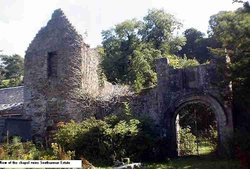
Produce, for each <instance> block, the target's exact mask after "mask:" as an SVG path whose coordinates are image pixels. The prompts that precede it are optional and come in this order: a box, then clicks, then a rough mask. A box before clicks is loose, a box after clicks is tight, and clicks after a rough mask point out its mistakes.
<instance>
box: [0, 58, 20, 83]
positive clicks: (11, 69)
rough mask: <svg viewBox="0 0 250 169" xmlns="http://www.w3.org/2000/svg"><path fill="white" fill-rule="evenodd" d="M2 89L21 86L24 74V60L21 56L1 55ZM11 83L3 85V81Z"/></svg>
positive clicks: (0, 81) (0, 77) (0, 74)
mask: <svg viewBox="0 0 250 169" xmlns="http://www.w3.org/2000/svg"><path fill="white" fill-rule="evenodd" d="M0 60H1V63H0V87H14V86H18V85H20V83H21V81H22V76H23V73H24V59H23V58H22V57H21V56H19V55H12V56H8V55H0ZM4 79H6V80H8V81H9V83H8V85H7V86H6V85H2V84H3V83H4V82H3V80H4Z"/></svg>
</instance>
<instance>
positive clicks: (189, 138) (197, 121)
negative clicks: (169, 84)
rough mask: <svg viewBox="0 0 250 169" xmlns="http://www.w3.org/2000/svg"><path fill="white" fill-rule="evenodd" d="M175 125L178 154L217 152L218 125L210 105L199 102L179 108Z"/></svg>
mask: <svg viewBox="0 0 250 169" xmlns="http://www.w3.org/2000/svg"><path fill="white" fill-rule="evenodd" d="M175 126H176V144H177V152H178V156H189V155H206V154H210V153H214V152H216V150H217V147H218V127H217V120H216V116H215V113H214V112H213V110H212V108H211V107H210V106H208V105H206V104H203V103H199V102H196V103H189V104H186V105H185V106H184V107H182V108H181V109H179V110H178V112H177V116H176V120H175Z"/></svg>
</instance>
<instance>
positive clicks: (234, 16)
mask: <svg viewBox="0 0 250 169" xmlns="http://www.w3.org/2000/svg"><path fill="white" fill-rule="evenodd" d="M249 20H250V6H249V2H246V3H244V6H243V7H242V8H239V9H237V10H236V11H223V12H219V13H218V14H216V15H213V16H211V17H210V21H209V24H210V30H209V35H210V37H214V38H215V39H216V40H218V41H219V42H221V43H222V47H223V48H221V49H220V51H225V49H226V52H227V54H228V56H229V58H230V60H231V63H229V65H228V66H229V68H230V74H229V75H230V80H231V81H232V84H233V96H234V100H233V101H234V111H235V112H237V113H235V124H236V125H235V126H237V127H238V128H239V127H240V128H247V130H248V132H250V125H249V124H250V123H249V119H250V113H249V104H250V66H249V65H250V38H249V37H250V36H249V32H250V22H249ZM217 51H219V50H217Z"/></svg>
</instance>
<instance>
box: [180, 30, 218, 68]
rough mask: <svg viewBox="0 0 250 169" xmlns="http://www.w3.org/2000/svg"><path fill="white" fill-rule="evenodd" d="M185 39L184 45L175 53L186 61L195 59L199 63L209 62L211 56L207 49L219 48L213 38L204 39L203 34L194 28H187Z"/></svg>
mask: <svg viewBox="0 0 250 169" xmlns="http://www.w3.org/2000/svg"><path fill="white" fill-rule="evenodd" d="M184 36H185V38H186V39H187V41H186V44H185V45H184V46H183V47H182V49H181V50H180V51H179V52H178V53H177V55H180V56H181V57H183V56H186V57H187V58H188V59H194V58H195V59H197V60H198V61H199V62H200V63H204V62H206V61H207V60H210V59H211V57H212V55H211V54H210V50H209V48H211V47H212V48H218V47H221V46H220V43H219V42H217V41H216V40H215V39H214V38H212V37H209V38H205V37H204V36H205V34H204V33H202V32H200V31H198V30H197V29H195V28H189V29H186V30H185V31H184Z"/></svg>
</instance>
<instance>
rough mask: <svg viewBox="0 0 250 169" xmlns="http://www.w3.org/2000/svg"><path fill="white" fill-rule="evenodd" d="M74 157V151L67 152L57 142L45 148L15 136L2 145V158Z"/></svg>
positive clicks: (68, 158)
mask: <svg viewBox="0 0 250 169" xmlns="http://www.w3.org/2000/svg"><path fill="white" fill-rule="evenodd" d="M73 157H74V152H73V151H67V152H66V153H65V152H64V150H63V149H62V148H61V147H60V146H59V145H58V144H57V143H52V145H51V149H46V150H44V149H39V148H37V147H36V145H35V144H33V143H32V142H21V138H20V137H14V138H13V139H12V141H11V142H10V143H8V142H7V143H4V144H2V145H1V146H0V160H70V159H73Z"/></svg>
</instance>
